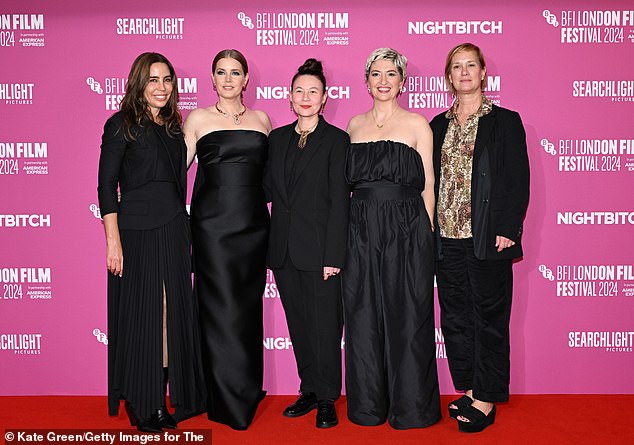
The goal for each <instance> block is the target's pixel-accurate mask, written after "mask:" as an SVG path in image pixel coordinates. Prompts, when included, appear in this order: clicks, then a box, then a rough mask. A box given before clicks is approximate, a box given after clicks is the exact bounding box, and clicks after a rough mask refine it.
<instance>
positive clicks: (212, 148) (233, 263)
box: [191, 130, 269, 429]
mask: <svg viewBox="0 0 634 445" xmlns="http://www.w3.org/2000/svg"><path fill="white" fill-rule="evenodd" d="M267 148H268V138H267V136H266V135H265V134H264V133H260V132H258V131H253V130H220V131H214V132H211V133H208V134H206V135H204V136H203V137H201V138H200V139H199V140H198V142H197V143H196V150H197V156H198V170H197V172H196V182H195V183H194V193H193V197H192V203H191V226H192V239H193V255H194V277H195V281H194V291H195V293H196V295H197V298H198V302H199V306H200V327H201V350H202V359H203V360H202V361H203V370H204V373H205V379H206V383H207V416H208V418H209V419H210V420H213V421H216V422H220V423H224V424H226V425H229V426H230V427H232V428H234V429H246V428H247V427H248V426H249V424H250V423H251V421H252V420H253V417H254V415H255V411H256V409H257V406H258V403H259V402H260V400H262V398H263V397H264V392H263V391H262V379H263V347H262V340H263V338H262V337H263V322H262V294H263V292H264V287H265V283H266V247H267V238H268V228H269V213H268V209H267V206H266V199H265V197H264V190H263V188H262V173H263V169H264V163H265V161H266V156H267Z"/></svg>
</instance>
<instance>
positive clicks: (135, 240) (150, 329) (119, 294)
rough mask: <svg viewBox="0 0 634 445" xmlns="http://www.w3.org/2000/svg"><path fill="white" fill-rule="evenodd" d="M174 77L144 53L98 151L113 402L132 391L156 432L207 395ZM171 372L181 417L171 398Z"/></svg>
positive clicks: (133, 402) (130, 402) (134, 403)
mask: <svg viewBox="0 0 634 445" xmlns="http://www.w3.org/2000/svg"><path fill="white" fill-rule="evenodd" d="M175 85H176V77H175V73H174V68H173V67H172V65H171V64H170V62H169V61H168V60H167V59H166V58H165V57H164V56H162V55H161V54H157V53H143V54H141V55H140V56H139V57H137V59H136V60H135V61H134V64H133V65H132V68H131V70H130V75H129V77H128V83H127V87H126V94H125V97H124V98H123V101H122V102H121V111H119V112H117V113H115V114H114V115H113V116H111V117H110V118H109V119H108V121H107V122H106V125H105V127H104V133H103V137H102V144H101V156H100V158H99V187H98V193H99V207H100V209H101V214H102V215H103V222H104V228H105V231H106V245H107V254H106V261H107V267H108V270H109V272H110V273H109V274H108V408H109V410H108V411H109V414H110V415H113V416H115V415H117V414H118V411H119V403H120V400H121V399H124V400H125V401H126V403H125V407H126V411H127V412H128V415H129V416H130V421H131V423H132V424H133V425H136V426H137V428H138V429H139V430H140V431H144V432H154V433H156V432H160V431H161V430H162V429H163V428H176V422H177V421H179V420H181V419H183V418H186V417H189V416H192V415H194V414H198V413H199V412H200V411H202V408H203V404H204V401H203V400H202V397H201V395H200V387H201V386H202V385H204V384H203V382H202V370H201V365H200V357H199V353H198V351H199V345H198V341H199V338H198V330H197V329H195V320H196V318H197V316H196V305H195V300H194V298H193V294H192V287H191V285H192V283H191V261H190V256H189V248H190V233H189V225H188V221H187V212H186V210H185V191H186V180H187V176H186V169H185V156H186V152H185V143H184V141H183V134H182V132H181V128H180V121H181V115H180V112H179V111H178V107H177V103H178V92H177V91H176V86H175ZM117 189H119V190H120V192H121V198H120V200H119V199H118V194H117ZM124 257H125V268H124V261H123V259H124ZM168 381H169V389H170V391H169V392H170V402H171V405H172V406H175V407H176V411H175V413H174V417H172V416H171V415H170V413H169V411H168V408H167V403H166V399H165V394H166V389H167V388H166V387H167V384H168Z"/></svg>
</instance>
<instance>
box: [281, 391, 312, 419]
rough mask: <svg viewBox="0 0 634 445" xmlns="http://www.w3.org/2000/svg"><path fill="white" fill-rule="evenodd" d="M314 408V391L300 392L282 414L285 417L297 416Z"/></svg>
mask: <svg viewBox="0 0 634 445" xmlns="http://www.w3.org/2000/svg"><path fill="white" fill-rule="evenodd" d="M315 408H317V396H316V395H315V393H314V392H309V393H308V394H302V393H300V395H299V397H298V398H297V400H295V402H293V403H291V404H290V405H288V406H287V407H286V409H285V410H284V412H283V413H282V414H284V415H285V416H286V417H299V416H303V415H304V414H308V413H309V412H311V411H312V410H314V409H315Z"/></svg>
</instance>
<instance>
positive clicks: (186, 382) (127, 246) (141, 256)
mask: <svg viewBox="0 0 634 445" xmlns="http://www.w3.org/2000/svg"><path fill="white" fill-rule="evenodd" d="M120 236H121V244H122V248H123V253H124V265H123V266H124V269H123V277H122V278H119V277H116V276H114V275H112V274H110V273H109V274H108V408H109V410H108V411H109V414H110V415H117V413H118V409H119V401H120V400H121V399H124V400H126V401H127V402H129V403H130V404H131V406H132V408H133V409H134V411H135V413H136V415H137V416H139V417H140V418H147V417H149V416H150V415H151V413H152V412H154V411H156V410H157V409H159V408H160V407H161V405H162V404H163V285H165V295H166V299H167V344H168V357H169V359H168V363H169V367H168V369H169V393H170V403H171V405H172V406H173V407H175V408H176V411H175V414H174V417H175V419H176V420H177V421H178V420H182V419H184V418H187V417H190V416H192V415H194V414H197V413H199V412H201V411H202V410H203V409H204V400H203V397H202V396H203V394H204V387H205V386H204V381H203V378H202V367H201V363H200V351H199V348H200V339H199V337H200V336H199V333H198V324H197V306H196V304H195V300H194V298H193V293H192V281H191V260H190V255H189V249H190V232H189V223H188V220H187V216H186V215H185V214H184V213H179V214H178V215H177V216H176V217H174V218H173V219H172V220H171V221H169V222H168V223H167V224H166V225H164V226H161V227H158V228H156V229H151V230H121V231H120Z"/></svg>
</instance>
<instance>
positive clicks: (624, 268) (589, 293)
mask: <svg viewBox="0 0 634 445" xmlns="http://www.w3.org/2000/svg"><path fill="white" fill-rule="evenodd" d="M538 271H539V273H540V274H541V276H542V277H543V278H544V279H545V280H548V281H550V282H552V283H553V284H554V289H553V291H554V295H555V296H556V297H563V298H616V297H634V266H632V265H631V264H557V265H555V266H554V267H551V266H549V265H546V264H540V265H539V267H538Z"/></svg>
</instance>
